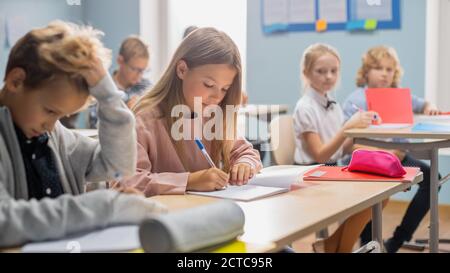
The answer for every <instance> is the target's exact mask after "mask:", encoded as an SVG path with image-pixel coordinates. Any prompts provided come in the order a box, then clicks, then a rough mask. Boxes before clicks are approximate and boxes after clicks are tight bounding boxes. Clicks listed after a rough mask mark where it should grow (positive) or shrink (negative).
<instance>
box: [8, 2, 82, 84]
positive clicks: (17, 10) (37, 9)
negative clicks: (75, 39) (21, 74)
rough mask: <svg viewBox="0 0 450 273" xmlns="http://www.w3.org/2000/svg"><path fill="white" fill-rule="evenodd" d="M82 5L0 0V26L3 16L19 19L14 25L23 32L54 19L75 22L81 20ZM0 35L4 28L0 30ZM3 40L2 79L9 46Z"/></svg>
mask: <svg viewBox="0 0 450 273" xmlns="http://www.w3.org/2000/svg"><path fill="white" fill-rule="evenodd" d="M82 13H83V8H82V6H76V5H74V6H70V5H68V4H67V2H66V1H61V0H1V1H0V26H4V24H3V23H4V22H5V18H6V17H8V18H12V19H13V21H20V22H21V24H17V25H15V26H12V27H15V28H16V30H17V31H19V32H21V33H22V34H25V33H26V31H28V30H29V29H31V28H34V27H40V26H45V25H47V24H48V23H49V22H50V21H52V20H55V19H61V20H67V21H71V22H75V23H80V22H81V21H82ZM0 31H1V33H0V37H4V35H2V34H3V33H4V28H3V27H2V29H1V30H0ZM4 41H5V40H0V78H1V80H2V81H3V77H4V72H5V71H4V70H5V68H6V62H7V60H8V54H9V51H10V49H11V46H12V45H10V46H6V45H5V43H4Z"/></svg>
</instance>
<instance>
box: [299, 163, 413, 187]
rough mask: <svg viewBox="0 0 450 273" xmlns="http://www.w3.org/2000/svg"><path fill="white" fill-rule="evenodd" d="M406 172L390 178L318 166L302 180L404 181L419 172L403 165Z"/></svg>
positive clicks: (411, 179) (407, 181)
mask: <svg viewBox="0 0 450 273" xmlns="http://www.w3.org/2000/svg"><path fill="white" fill-rule="evenodd" d="M405 170H406V174H405V175H404V176H403V177H399V178H392V177H387V176H381V175H375V174H369V173H361V172H349V171H348V170H346V169H344V168H343V167H334V166H319V167H317V168H315V169H312V170H310V171H308V172H307V173H305V175H304V176H303V181H355V182H358V181H359V182H405V183H409V182H412V181H413V180H414V178H415V177H416V176H417V174H418V173H419V172H420V169H419V168H411V167H405Z"/></svg>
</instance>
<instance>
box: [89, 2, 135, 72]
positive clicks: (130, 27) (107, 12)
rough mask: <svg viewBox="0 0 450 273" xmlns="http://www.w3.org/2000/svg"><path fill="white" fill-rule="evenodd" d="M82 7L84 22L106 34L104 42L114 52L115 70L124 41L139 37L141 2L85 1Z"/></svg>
mask: <svg viewBox="0 0 450 273" xmlns="http://www.w3.org/2000/svg"><path fill="white" fill-rule="evenodd" d="M82 6H83V20H84V22H85V23H87V24H90V25H92V26H94V27H95V28H98V29H101V30H102V31H103V32H104V33H105V36H104V38H103V42H104V43H105V45H106V46H107V47H108V48H111V49H112V50H113V63H112V67H111V70H113V69H114V68H115V67H116V66H117V64H116V61H115V59H116V56H117V54H118V52H119V49H120V44H121V43H122V41H123V40H124V39H125V38H126V37H128V36H129V35H132V34H135V35H139V25H140V24H139V22H140V21H139V15H140V13H139V6H140V4H139V0H88V1H86V0H85V1H84V2H83V4H82Z"/></svg>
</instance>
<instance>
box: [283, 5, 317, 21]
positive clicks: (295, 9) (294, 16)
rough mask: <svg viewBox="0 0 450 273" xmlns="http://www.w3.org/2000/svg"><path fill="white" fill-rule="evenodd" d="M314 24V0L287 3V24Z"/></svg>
mask: <svg viewBox="0 0 450 273" xmlns="http://www.w3.org/2000/svg"><path fill="white" fill-rule="evenodd" d="M315 22H316V0H291V1H289V23H291V24H306V23H310V24H313V23H315Z"/></svg>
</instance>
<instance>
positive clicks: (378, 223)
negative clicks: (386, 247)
mask: <svg viewBox="0 0 450 273" xmlns="http://www.w3.org/2000/svg"><path fill="white" fill-rule="evenodd" d="M382 210H383V205H382V203H378V204H375V205H374V206H373V207H372V241H376V242H378V243H379V244H380V248H381V252H383V236H382V231H383V227H382V221H383V220H382V217H383V215H382Z"/></svg>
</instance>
